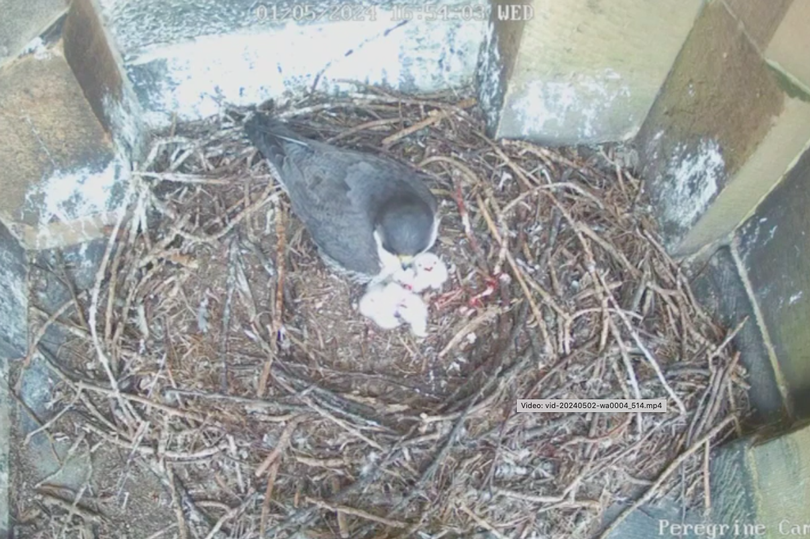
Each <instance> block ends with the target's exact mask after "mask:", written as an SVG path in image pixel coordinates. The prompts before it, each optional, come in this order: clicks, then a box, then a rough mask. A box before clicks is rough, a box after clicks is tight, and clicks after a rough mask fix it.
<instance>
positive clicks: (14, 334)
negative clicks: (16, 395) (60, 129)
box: [0, 223, 28, 537]
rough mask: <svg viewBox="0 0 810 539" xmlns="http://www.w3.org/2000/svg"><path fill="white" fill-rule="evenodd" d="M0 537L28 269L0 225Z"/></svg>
mask: <svg viewBox="0 0 810 539" xmlns="http://www.w3.org/2000/svg"><path fill="white" fill-rule="evenodd" d="M0 279H2V280H3V291H2V293H0V321H2V325H1V326H0V537H8V536H9V522H8V514H9V505H8V501H9V500H8V494H9V454H8V450H9V439H10V432H11V417H10V413H9V411H10V407H11V395H9V388H8V379H9V377H8V362H9V361H10V360H11V359H14V358H20V357H23V356H25V354H26V353H27V351H28V268H27V259H26V254H25V251H24V250H23V248H22V246H20V244H19V242H18V241H17V239H16V238H15V237H13V236H12V235H11V233H10V232H9V230H8V229H7V228H6V227H5V225H3V224H2V223H0Z"/></svg>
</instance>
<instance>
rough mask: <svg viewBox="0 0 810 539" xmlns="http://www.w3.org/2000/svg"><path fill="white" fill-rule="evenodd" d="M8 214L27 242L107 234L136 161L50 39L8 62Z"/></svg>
mask: <svg viewBox="0 0 810 539" xmlns="http://www.w3.org/2000/svg"><path fill="white" fill-rule="evenodd" d="M0 141H2V144H0V162H2V163H3V166H2V167H0V185H2V187H3V197H2V198H0V218H2V219H3V220H5V222H6V223H7V224H8V225H9V226H11V227H12V228H13V229H14V232H15V234H16V235H17V236H18V237H20V238H22V239H23V241H24V243H25V245H26V247H30V248H45V247H49V246H52V245H64V244H69V243H75V242H77V241H83V240H86V239H89V238H92V237H96V236H98V235H100V234H101V233H102V231H103V226H104V225H105V224H109V223H111V222H112V220H113V219H114V217H115V212H114V210H115V209H116V205H117V203H118V201H119V200H120V197H121V195H122V194H123V183H124V180H125V179H126V177H127V171H128V168H127V166H126V165H125V164H124V161H125V160H124V159H122V158H121V156H120V155H118V154H117V153H116V149H115V147H114V145H113V143H112V139H111V138H110V136H109V135H108V134H107V132H106V131H105V130H104V128H103V126H102V125H101V123H100V122H99V121H98V118H97V117H96V116H95V114H94V112H93V110H92V108H91V107H90V106H89V104H88V103H87V101H86V99H85V97H84V93H83V92H82V89H81V87H80V86H79V84H78V82H77V81H76V79H75V77H74V76H73V73H72V71H71V68H70V66H69V65H68V63H67V61H66V60H65V57H64V54H63V47H62V42H61V40H60V41H57V42H56V43H53V44H46V45H44V46H42V47H40V48H38V49H37V50H35V51H32V52H31V53H29V54H26V55H25V56H23V57H20V58H18V59H17V60H15V61H13V62H11V63H10V64H8V65H6V66H4V68H3V69H2V70H0Z"/></svg>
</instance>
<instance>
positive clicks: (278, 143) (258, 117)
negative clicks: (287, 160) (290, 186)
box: [245, 112, 306, 169]
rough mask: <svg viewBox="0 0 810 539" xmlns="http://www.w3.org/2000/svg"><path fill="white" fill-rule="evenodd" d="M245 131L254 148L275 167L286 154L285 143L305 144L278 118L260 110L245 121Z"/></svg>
mask: <svg viewBox="0 0 810 539" xmlns="http://www.w3.org/2000/svg"><path fill="white" fill-rule="evenodd" d="M245 133H246V134H247V136H248V139H249V140H250V142H251V143H252V144H253V145H254V146H255V147H256V149H258V150H259V152H261V154H262V155H263V156H264V157H265V158H266V159H267V160H268V161H270V164H272V165H273V166H275V167H276V168H277V169H279V168H280V167H281V164H282V162H283V161H284V157H285V156H286V154H287V151H286V149H285V146H286V145H287V144H289V143H294V144H295V143H297V144H302V145H304V146H306V142H304V141H303V140H301V138H300V136H299V135H297V134H296V133H295V132H293V131H291V130H290V129H289V128H288V127H287V126H286V125H284V123H282V122H281V121H280V120H277V119H275V118H273V117H272V116H268V115H266V114H262V113H260V112H257V113H255V114H253V115H252V116H251V117H250V118H248V120H247V121H246V122H245Z"/></svg>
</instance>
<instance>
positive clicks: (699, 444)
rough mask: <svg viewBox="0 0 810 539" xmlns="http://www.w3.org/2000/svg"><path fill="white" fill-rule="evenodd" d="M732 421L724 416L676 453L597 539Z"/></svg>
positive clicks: (649, 495)
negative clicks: (711, 427) (688, 445)
mask: <svg viewBox="0 0 810 539" xmlns="http://www.w3.org/2000/svg"><path fill="white" fill-rule="evenodd" d="M734 421H736V418H735V417H734V416H729V417H727V418H725V419H724V420H723V421H721V422H720V423H718V424H717V425H715V426H714V428H713V429H712V430H710V431H709V432H707V433H706V435H705V436H703V437H702V438H700V439H699V440H698V441H696V442H695V443H694V444H692V446H691V447H689V448H688V449H687V450H686V451H684V452H683V453H681V454H680V455H678V457H677V458H675V460H673V461H672V462H670V463H669V465H667V467H666V468H664V471H663V472H661V474H659V476H658V479H656V481H655V483H653V484H652V486H651V487H650V488H648V489H647V491H646V492H645V493H644V494H643V495H642V496H641V497H640V498H638V499H637V500H636V501H635V502H633V504H632V505H630V507H628V508H627V509H625V510H624V511H622V512H621V513H620V514H619V516H618V517H616V519H615V520H614V521H613V522H611V524H610V525H609V526H608V527H607V528H606V529H605V530H604V531H603V532H602V533H601V534H600V535H599V539H608V537H610V535H611V534H612V533H613V532H614V531H615V530H616V528H618V527H619V525H620V524H621V523H622V522H624V521H625V520H626V519H627V517H629V516H630V514H631V513H632V512H633V511H635V510H636V509H638V508H639V507H641V506H642V505H644V504H645V503H647V502H648V501H650V500H651V499H652V498H653V497H654V496H655V494H656V492H658V489H660V488H661V486H662V485H663V484H664V482H665V481H666V480H667V479H668V478H669V476H670V475H672V474H673V473H674V472H675V471H677V470H678V468H679V467H680V466H681V464H683V463H684V462H685V461H686V459H688V458H689V457H691V456H692V455H693V454H694V453H695V452H696V451H698V450H699V449H701V448H703V446H704V445H705V444H708V443H710V442H711V440H712V438H714V437H715V436H717V435H718V434H719V433H720V432H722V430H723V429H725V428H726V427H727V426H729V425H730V424H731V423H733V422H734Z"/></svg>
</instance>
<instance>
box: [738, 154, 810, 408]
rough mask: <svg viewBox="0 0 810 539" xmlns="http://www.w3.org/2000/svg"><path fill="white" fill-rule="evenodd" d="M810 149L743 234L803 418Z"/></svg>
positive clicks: (808, 395) (753, 280) (809, 377)
mask: <svg viewBox="0 0 810 539" xmlns="http://www.w3.org/2000/svg"><path fill="white" fill-rule="evenodd" d="M808 185H810V150H808V151H806V152H805V154H804V155H803V156H802V158H801V159H800V160H799V162H798V163H797V164H796V166H795V167H794V168H793V169H792V170H791V172H790V173H789V174H788V176H787V177H786V178H785V179H784V180H783V181H782V183H780V184H779V186H777V187H776V189H774V190H773V192H772V193H770V194H769V195H768V197H767V198H766V199H765V201H764V202H763V203H762V204H760V205H759V207H758V208H757V210H756V213H755V214H754V215H752V216H751V217H750V218H749V219H748V220H747V221H746V222H745V224H744V225H743V226H742V227H741V228H740V230H739V232H738V236H739V239H738V241H739V252H740V260H741V264H742V265H743V266H744V271H745V272H746V273H747V277H748V279H749V281H750V289H751V290H750V293H752V294H753V296H754V300H755V301H756V302H757V304H758V308H759V311H760V313H761V321H760V323H763V324H764V325H765V327H766V328H767V331H768V335H769V339H770V341H771V345H772V347H773V352H774V354H775V357H776V358H777V361H778V363H779V367H780V369H781V371H782V372H783V373H784V380H785V384H786V386H787V391H788V393H789V394H790V398H791V400H792V401H793V404H794V410H795V415H796V417H797V418H798V419H803V418H808V419H810V333H808V331H807V328H808V327H810V272H808V271H807V268H808V267H810V215H809V214H808V212H807V208H808V207H810V191H808V189H807V186H808Z"/></svg>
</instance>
